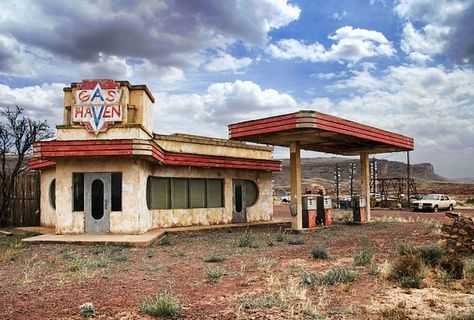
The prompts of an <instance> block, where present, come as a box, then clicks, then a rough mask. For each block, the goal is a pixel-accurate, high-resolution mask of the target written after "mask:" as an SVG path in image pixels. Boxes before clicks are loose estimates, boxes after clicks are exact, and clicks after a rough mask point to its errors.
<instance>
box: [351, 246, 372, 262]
mask: <svg viewBox="0 0 474 320" xmlns="http://www.w3.org/2000/svg"><path fill="white" fill-rule="evenodd" d="M373 256H374V252H373V250H372V248H371V247H370V245H369V243H368V242H365V243H364V245H363V247H362V250H361V251H359V252H357V253H356V254H355V255H354V265H356V266H366V265H368V264H370V262H371V261H372V258H373Z"/></svg>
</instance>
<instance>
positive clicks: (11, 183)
mask: <svg viewBox="0 0 474 320" xmlns="http://www.w3.org/2000/svg"><path fill="white" fill-rule="evenodd" d="M52 136H53V132H52V131H51V129H50V127H49V126H48V124H47V122H46V121H34V120H31V119H30V118H28V117H26V116H24V115H23V109H22V108H19V107H18V106H16V107H14V108H10V107H8V108H6V109H4V110H1V111H0V166H1V168H0V197H1V199H0V200H1V201H0V227H6V226H7V223H8V216H9V212H10V209H11V208H10V207H11V203H12V197H13V191H14V188H15V178H16V177H17V176H18V175H19V174H20V173H22V172H23V171H25V170H26V169H27V168H28V156H29V155H30V154H31V153H32V151H33V143H35V142H36V141H40V140H45V139H49V138H51V137H52Z"/></svg>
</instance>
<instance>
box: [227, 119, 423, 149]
mask: <svg viewBox="0 0 474 320" xmlns="http://www.w3.org/2000/svg"><path fill="white" fill-rule="evenodd" d="M229 137H230V139H232V140H240V141H247V142H255V143H262V144H269V145H275V146H282V147H289V146H290V143H291V142H300V147H301V149H304V150H310V151H319V152H326V153H333V154H339V155H358V154H359V153H360V152H369V153H385V152H397V151H410V150H413V149H414V140H413V138H410V137H407V136H403V135H401V134H397V133H393V132H390V131H386V130H382V129H378V128H375V127H371V126H367V125H364V124H360V123H357V122H354V121H350V120H346V119H342V118H339V117H335V116H331V115H328V114H324V113H321V112H317V111H314V110H301V111H298V112H294V113H289V114H284V115H279V116H274V117H268V118H261V119H256V120H250V121H244V122H239V123H234V124H230V125H229Z"/></svg>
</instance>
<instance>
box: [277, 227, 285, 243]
mask: <svg viewBox="0 0 474 320" xmlns="http://www.w3.org/2000/svg"><path fill="white" fill-rule="evenodd" d="M276 241H277V242H283V241H285V232H284V231H283V230H282V229H281V228H280V229H279V230H278V233H277V235H276Z"/></svg>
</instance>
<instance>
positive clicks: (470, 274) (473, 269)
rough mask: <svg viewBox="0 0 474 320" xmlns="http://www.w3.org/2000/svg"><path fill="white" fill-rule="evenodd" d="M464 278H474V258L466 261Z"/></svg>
mask: <svg viewBox="0 0 474 320" xmlns="http://www.w3.org/2000/svg"><path fill="white" fill-rule="evenodd" d="M464 278H466V279H467V280H474V258H470V259H466V261H464Z"/></svg>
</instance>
